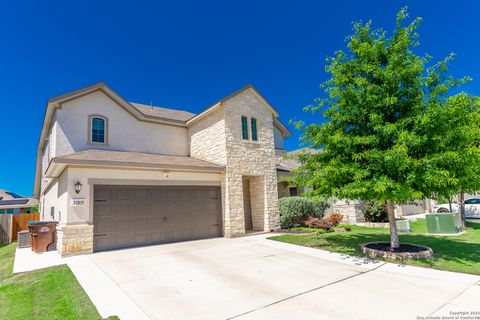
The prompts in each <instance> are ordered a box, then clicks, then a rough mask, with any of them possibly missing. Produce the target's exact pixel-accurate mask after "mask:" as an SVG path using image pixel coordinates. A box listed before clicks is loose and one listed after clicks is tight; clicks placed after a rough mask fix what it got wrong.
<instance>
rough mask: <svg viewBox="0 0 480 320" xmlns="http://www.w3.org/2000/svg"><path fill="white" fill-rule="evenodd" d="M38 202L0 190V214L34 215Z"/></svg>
mask: <svg viewBox="0 0 480 320" xmlns="http://www.w3.org/2000/svg"><path fill="white" fill-rule="evenodd" d="M37 204H38V201H37V200H36V199H34V198H29V197H24V196H20V195H18V194H16V193H13V192H11V191H7V190H1V189H0V214H21V213H35V212H36V210H37Z"/></svg>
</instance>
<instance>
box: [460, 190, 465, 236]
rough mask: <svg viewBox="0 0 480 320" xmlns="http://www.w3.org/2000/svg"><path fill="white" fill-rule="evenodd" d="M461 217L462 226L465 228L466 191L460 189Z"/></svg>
mask: <svg viewBox="0 0 480 320" xmlns="http://www.w3.org/2000/svg"><path fill="white" fill-rule="evenodd" d="M460 218H461V219H462V228H463V229H465V192H464V191H460Z"/></svg>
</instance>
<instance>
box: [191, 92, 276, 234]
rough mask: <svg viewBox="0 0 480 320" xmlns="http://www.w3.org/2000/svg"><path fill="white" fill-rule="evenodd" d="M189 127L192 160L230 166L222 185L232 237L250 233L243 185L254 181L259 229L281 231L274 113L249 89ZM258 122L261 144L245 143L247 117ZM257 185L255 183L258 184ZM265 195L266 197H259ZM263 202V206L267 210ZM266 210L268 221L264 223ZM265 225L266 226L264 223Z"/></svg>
mask: <svg viewBox="0 0 480 320" xmlns="http://www.w3.org/2000/svg"><path fill="white" fill-rule="evenodd" d="M221 104H222V105H221V106H220V107H219V108H218V109H217V110H215V111H212V112H211V113H210V114H208V115H207V116H205V117H204V118H201V119H199V120H198V121H197V122H196V123H194V124H192V125H191V126H190V128H189V136H190V155H191V156H192V157H195V158H199V159H203V160H206V161H211V162H214V163H217V164H221V165H224V166H225V173H224V180H223V182H222V205H223V218H224V221H223V225H224V235H225V236H226V237H233V236H240V235H244V234H245V213H244V200H243V192H244V187H243V180H244V178H245V177H248V178H249V179H250V190H252V188H253V189H254V190H255V192H256V193H255V197H253V195H254V193H252V192H251V193H250V195H251V198H252V199H251V204H252V212H253V211H254V206H255V208H256V209H255V210H256V212H257V218H255V217H252V218H253V219H254V220H255V221H256V222H254V229H256V228H261V230H266V231H268V230H271V229H276V228H278V227H279V226H280V216H279V212H278V190H277V171H276V165H275V161H276V157H275V143H274V132H273V130H274V129H273V115H272V111H271V110H270V109H269V108H268V107H267V106H266V105H264V103H263V102H262V101H261V100H260V99H259V98H258V96H257V95H256V94H255V93H254V92H253V91H252V90H245V91H243V92H241V93H239V94H237V95H235V96H233V97H231V98H229V99H227V100H225V101H222V102H221ZM242 115H244V116H247V117H248V120H249V134H250V135H251V132H250V119H251V118H252V117H254V118H256V119H257V128H258V130H257V131H258V141H251V140H248V141H247V140H243V139H242V127H241V117H242ZM253 181H255V183H253ZM257 190H258V191H262V192H257ZM260 203H262V205H263V209H261V206H260ZM260 211H263V213H262V218H261V219H260V218H259V215H260ZM260 220H262V222H260Z"/></svg>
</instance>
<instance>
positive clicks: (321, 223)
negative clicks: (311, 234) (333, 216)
mask: <svg viewBox="0 0 480 320" xmlns="http://www.w3.org/2000/svg"><path fill="white" fill-rule="evenodd" d="M303 224H304V225H305V227H307V228H315V229H323V230H325V231H331V230H332V228H333V227H334V226H333V224H332V222H331V221H330V220H329V219H327V218H317V217H313V216H311V217H308V219H307V220H305V222H304V223H303Z"/></svg>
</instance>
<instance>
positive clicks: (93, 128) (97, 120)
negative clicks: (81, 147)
mask: <svg viewBox="0 0 480 320" xmlns="http://www.w3.org/2000/svg"><path fill="white" fill-rule="evenodd" d="M89 118H90V121H89V142H90V143H93V144H106V143H107V133H108V132H107V130H108V122H107V118H105V117H103V116H100V115H91V116H90V117H89Z"/></svg>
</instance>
